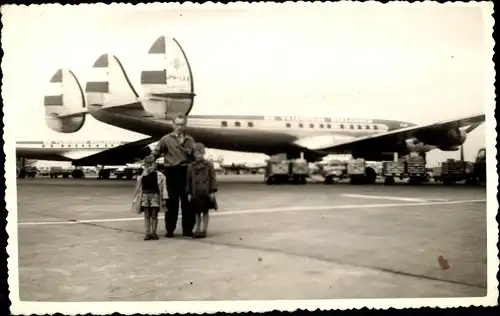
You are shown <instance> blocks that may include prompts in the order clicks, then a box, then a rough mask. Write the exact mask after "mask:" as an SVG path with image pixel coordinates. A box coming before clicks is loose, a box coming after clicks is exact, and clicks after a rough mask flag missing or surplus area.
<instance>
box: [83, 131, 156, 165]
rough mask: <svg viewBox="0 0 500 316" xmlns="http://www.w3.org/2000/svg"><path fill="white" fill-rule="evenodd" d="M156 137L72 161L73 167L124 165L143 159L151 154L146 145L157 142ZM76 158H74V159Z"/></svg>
mask: <svg viewBox="0 0 500 316" xmlns="http://www.w3.org/2000/svg"><path fill="white" fill-rule="evenodd" d="M158 140H159V139H158V138H156V137H148V138H145V139H141V140H138V141H134V142H130V143H127V144H125V145H122V146H118V147H114V148H110V149H107V150H104V151H101V152H99V153H95V154H93V155H90V156H85V157H82V158H78V159H75V160H73V165H75V166H93V165H124V164H127V163H131V162H134V161H135V160H138V159H143V158H144V157H146V156H147V155H149V154H150V153H151V149H150V148H149V147H148V145H151V144H152V143H154V142H156V141H158ZM75 158H76V157H75Z"/></svg>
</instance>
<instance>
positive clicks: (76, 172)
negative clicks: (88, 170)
mask: <svg viewBox="0 0 500 316" xmlns="http://www.w3.org/2000/svg"><path fill="white" fill-rule="evenodd" d="M71 177H73V179H82V178H84V177H85V175H84V174H83V171H82V170H73V172H72V173H71Z"/></svg>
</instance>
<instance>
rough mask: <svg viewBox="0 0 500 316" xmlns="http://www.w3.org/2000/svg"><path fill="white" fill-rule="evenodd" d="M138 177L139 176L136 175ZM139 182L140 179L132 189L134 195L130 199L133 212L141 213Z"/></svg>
mask: <svg viewBox="0 0 500 316" xmlns="http://www.w3.org/2000/svg"><path fill="white" fill-rule="evenodd" d="M138 178H139V177H138ZM141 191H142V190H141V182H140V179H138V180H137V185H136V187H135V191H134V197H133V199H132V212H133V213H135V214H140V213H141V195H142V192H141Z"/></svg>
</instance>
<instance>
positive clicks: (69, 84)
mask: <svg viewBox="0 0 500 316" xmlns="http://www.w3.org/2000/svg"><path fill="white" fill-rule="evenodd" d="M44 108H45V124H46V125H47V127H48V128H50V129H51V130H53V131H56V132H59V133H75V132H78V131H79V130H80V129H81V128H82V127H83V125H84V124H85V113H82V112H83V111H84V110H85V99H84V95H83V90H82V88H81V86H80V83H79V82H78V80H77V79H76V76H75V75H74V74H73V72H71V71H70V70H66V69H59V70H58V71H56V73H55V74H54V75H53V76H52V78H51V79H50V85H49V88H48V91H47V93H46V94H45V98H44ZM61 116H62V117H61Z"/></svg>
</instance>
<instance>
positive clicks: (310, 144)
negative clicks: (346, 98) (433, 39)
mask: <svg viewBox="0 0 500 316" xmlns="http://www.w3.org/2000/svg"><path fill="white" fill-rule="evenodd" d="M484 120H485V114H478V115H473V116H467V117H462V118H458V119H451V120H446V121H442V122H438V123H432V124H427V125H420V126H410V127H406V128H402V129H398V130H394V131H389V132H385V133H380V134H375V135H369V136H365V137H359V138H344V139H341V138H340V139H339V138H335V137H334V136H330V135H321V136H312V137H308V138H302V139H299V140H297V141H296V142H295V144H296V145H297V146H299V147H303V148H306V149H308V150H312V151H322V152H330V151H335V152H348V151H352V150H356V149H362V150H371V149H372V148H373V150H377V151H380V152H396V151H397V148H398V147H399V146H400V144H401V143H403V142H404V141H405V140H407V139H411V138H414V137H417V138H418V137H419V136H425V135H427V136H428V135H432V134H433V133H435V132H436V131H437V130H448V129H451V128H462V127H465V126H470V128H468V129H467V130H466V132H467V133H470V132H471V131H472V130H474V129H475V128H477V127H478V126H479V125H480V124H482V123H483V122H484Z"/></svg>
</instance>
